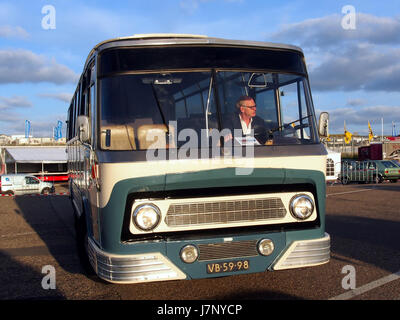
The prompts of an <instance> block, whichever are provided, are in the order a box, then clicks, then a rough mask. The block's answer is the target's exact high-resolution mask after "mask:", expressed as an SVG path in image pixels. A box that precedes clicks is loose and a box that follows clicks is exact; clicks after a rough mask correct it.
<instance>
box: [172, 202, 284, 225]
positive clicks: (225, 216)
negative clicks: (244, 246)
mask: <svg viewBox="0 0 400 320" xmlns="http://www.w3.org/2000/svg"><path fill="white" fill-rule="evenodd" d="M285 215H286V209H285V206H284V205H283V203H282V200H281V199H280V198H263V199H251V200H250V199H245V200H227V201H215V202H200V203H199V202H195V203H184V204H182V203H180V204H171V205H170V206H169V208H168V212H167V215H166V217H165V223H166V224H167V225H168V226H170V227H178V226H189V225H202V224H216V223H231V222H244V221H260V220H269V219H276V218H283V217H284V216H285Z"/></svg>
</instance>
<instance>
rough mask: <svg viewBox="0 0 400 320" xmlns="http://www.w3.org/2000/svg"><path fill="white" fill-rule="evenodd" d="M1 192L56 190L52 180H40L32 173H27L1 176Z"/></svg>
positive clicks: (16, 193)
mask: <svg viewBox="0 0 400 320" xmlns="http://www.w3.org/2000/svg"><path fill="white" fill-rule="evenodd" d="M0 180H1V189H0V191H1V193H5V194H15V195H22V194H30V193H41V194H48V193H53V192H54V184H53V183H51V182H44V181H40V180H39V179H38V178H36V177H35V176H32V175H26V174H6V175H2V176H1V179H0Z"/></svg>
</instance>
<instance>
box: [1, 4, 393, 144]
mask: <svg viewBox="0 0 400 320" xmlns="http://www.w3.org/2000/svg"><path fill="white" fill-rule="evenodd" d="M143 33H190V34H201V35H207V36H210V37H219V38H227V39H235V40H255V41H267V42H277V43H286V44H292V45H297V46H300V47H301V48H302V49H303V51H304V54H305V59H306V63H307V68H308V72H309V78H310V83H311V90H312V96H313V101H314V107H315V109H316V113H317V114H319V113H320V112H322V111H328V112H329V114H330V133H331V134H335V133H336V134H342V133H343V131H344V128H343V127H344V121H346V128H347V130H348V131H350V132H352V133H358V134H364V135H366V134H367V133H368V121H369V122H370V123H371V127H372V130H373V131H374V134H377V135H380V134H381V131H382V119H383V129H384V134H386V135H391V134H392V122H394V123H395V126H396V133H397V134H399V133H400V1H399V0H385V1H373V0H357V1H356V0H346V1H340V0H325V1H321V0H318V1H315V0H293V1H283V0H279V1H278V0H168V1H161V0H147V1H136V0H130V1H128V0H118V1H105V0H104V1H92V0H87V1H77V0H45V1H42V0H24V1H23V0H12V1H8V0H1V2H0V134H8V135H13V134H22V135H23V134H24V132H25V120H29V121H30V122H31V128H32V134H33V136H35V137H50V136H53V127H55V126H56V125H57V121H58V120H61V121H65V120H66V116H67V109H68V106H69V102H70V99H71V97H72V94H73V92H74V91H75V88H76V85H77V81H78V79H79V76H80V74H81V72H82V69H83V65H84V63H85V60H86V58H87V55H88V54H89V52H90V50H91V49H92V48H93V47H94V46H95V45H96V44H98V43H99V42H102V41H104V40H107V39H111V38H115V37H123V36H129V35H133V34H143ZM63 129H64V130H63V131H64V132H65V124H64V127H63Z"/></svg>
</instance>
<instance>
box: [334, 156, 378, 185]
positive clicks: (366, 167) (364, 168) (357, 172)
mask: <svg viewBox="0 0 400 320" xmlns="http://www.w3.org/2000/svg"><path fill="white" fill-rule="evenodd" d="M338 179H339V181H341V182H342V184H348V183H351V182H356V183H378V182H379V183H380V182H382V181H380V179H381V178H380V176H379V174H378V169H377V167H376V164H375V163H373V162H370V161H342V163H341V170H340V174H339V177H338Z"/></svg>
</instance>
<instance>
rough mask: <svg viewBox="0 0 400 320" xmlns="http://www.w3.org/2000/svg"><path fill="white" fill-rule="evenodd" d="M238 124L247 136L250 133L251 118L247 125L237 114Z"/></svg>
mask: <svg viewBox="0 0 400 320" xmlns="http://www.w3.org/2000/svg"><path fill="white" fill-rule="evenodd" d="M239 119H240V124H241V125H242V131H243V135H245V136H247V135H249V134H250V133H251V123H252V122H253V118H251V119H250V122H249V126H247V124H246V122H245V121H244V120H243V119H242V117H241V116H240V115H239Z"/></svg>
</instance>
